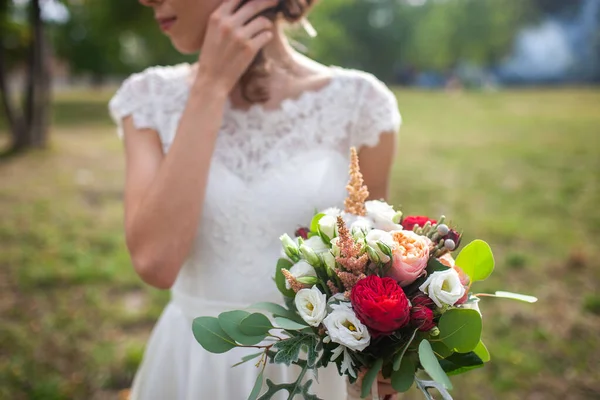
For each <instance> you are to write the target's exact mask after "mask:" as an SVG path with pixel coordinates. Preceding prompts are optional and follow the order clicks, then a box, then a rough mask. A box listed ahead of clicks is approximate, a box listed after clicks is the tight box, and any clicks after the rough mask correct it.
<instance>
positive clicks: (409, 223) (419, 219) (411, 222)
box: [402, 215, 437, 231]
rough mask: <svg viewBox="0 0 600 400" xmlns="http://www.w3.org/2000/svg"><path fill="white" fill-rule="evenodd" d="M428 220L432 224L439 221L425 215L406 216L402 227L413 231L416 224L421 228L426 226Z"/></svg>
mask: <svg viewBox="0 0 600 400" xmlns="http://www.w3.org/2000/svg"><path fill="white" fill-rule="evenodd" d="M427 222H431V224H432V225H433V224H436V223H437V221H436V220H435V219H431V218H428V217H424V216H420V215H419V216H411V215H409V216H408V217H405V218H404V219H403V220H402V227H403V228H404V229H405V230H407V231H412V230H413V228H414V227H415V226H416V225H419V226H420V227H421V228H422V227H424V226H425V224H426V223H427Z"/></svg>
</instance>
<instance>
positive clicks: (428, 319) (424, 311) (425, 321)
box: [410, 306, 435, 332]
mask: <svg viewBox="0 0 600 400" xmlns="http://www.w3.org/2000/svg"><path fill="white" fill-rule="evenodd" d="M410 323H411V325H413V326H414V327H415V328H419V330H420V331H421V332H429V331H430V330H432V329H433V328H435V323H434V322H433V311H431V310H430V309H429V308H427V307H423V306H418V307H413V308H412V309H411V310H410Z"/></svg>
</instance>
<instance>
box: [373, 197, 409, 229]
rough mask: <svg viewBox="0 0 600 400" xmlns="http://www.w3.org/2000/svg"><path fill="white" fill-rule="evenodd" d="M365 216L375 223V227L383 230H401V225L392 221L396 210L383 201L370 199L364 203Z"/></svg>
mask: <svg viewBox="0 0 600 400" xmlns="http://www.w3.org/2000/svg"><path fill="white" fill-rule="evenodd" d="M365 207H366V209H367V217H369V218H371V219H372V220H373V222H374V223H375V228H376V229H381V230H384V231H388V232H389V231H394V230H401V229H402V226H401V225H398V224H396V223H395V222H394V219H395V218H394V217H395V216H396V214H397V213H396V210H394V207H392V206H390V205H389V204H388V203H386V202H385V201H379V200H371V201H367V202H366V203H365Z"/></svg>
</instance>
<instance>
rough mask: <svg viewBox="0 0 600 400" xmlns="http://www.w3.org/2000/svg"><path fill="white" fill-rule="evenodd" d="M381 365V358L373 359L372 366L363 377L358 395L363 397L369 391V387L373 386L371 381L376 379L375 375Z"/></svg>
mask: <svg viewBox="0 0 600 400" xmlns="http://www.w3.org/2000/svg"><path fill="white" fill-rule="evenodd" d="M382 366H383V358H380V359H378V360H377V361H375V363H374V364H373V366H372V367H371V368H370V369H369V371H368V372H367V373H366V374H365V376H364V377H363V382H362V387H361V391H360V397H362V398H363V399H364V398H365V397H367V396H368V395H369V393H371V388H372V387H373V382H375V380H376V379H377V375H378V374H379V371H381V367H382Z"/></svg>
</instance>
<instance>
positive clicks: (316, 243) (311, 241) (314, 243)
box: [304, 236, 329, 254]
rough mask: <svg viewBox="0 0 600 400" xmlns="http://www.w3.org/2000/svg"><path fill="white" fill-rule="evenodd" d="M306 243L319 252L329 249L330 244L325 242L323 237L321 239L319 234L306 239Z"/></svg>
mask: <svg viewBox="0 0 600 400" xmlns="http://www.w3.org/2000/svg"><path fill="white" fill-rule="evenodd" d="M304 245H305V246H306V247H309V248H311V249H312V250H313V251H314V252H315V253H317V254H321V253H324V252H326V251H329V246H327V245H326V244H325V242H324V241H323V239H321V238H320V237H318V236H313V237H311V238H308V239H306V240H305V241H304Z"/></svg>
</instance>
